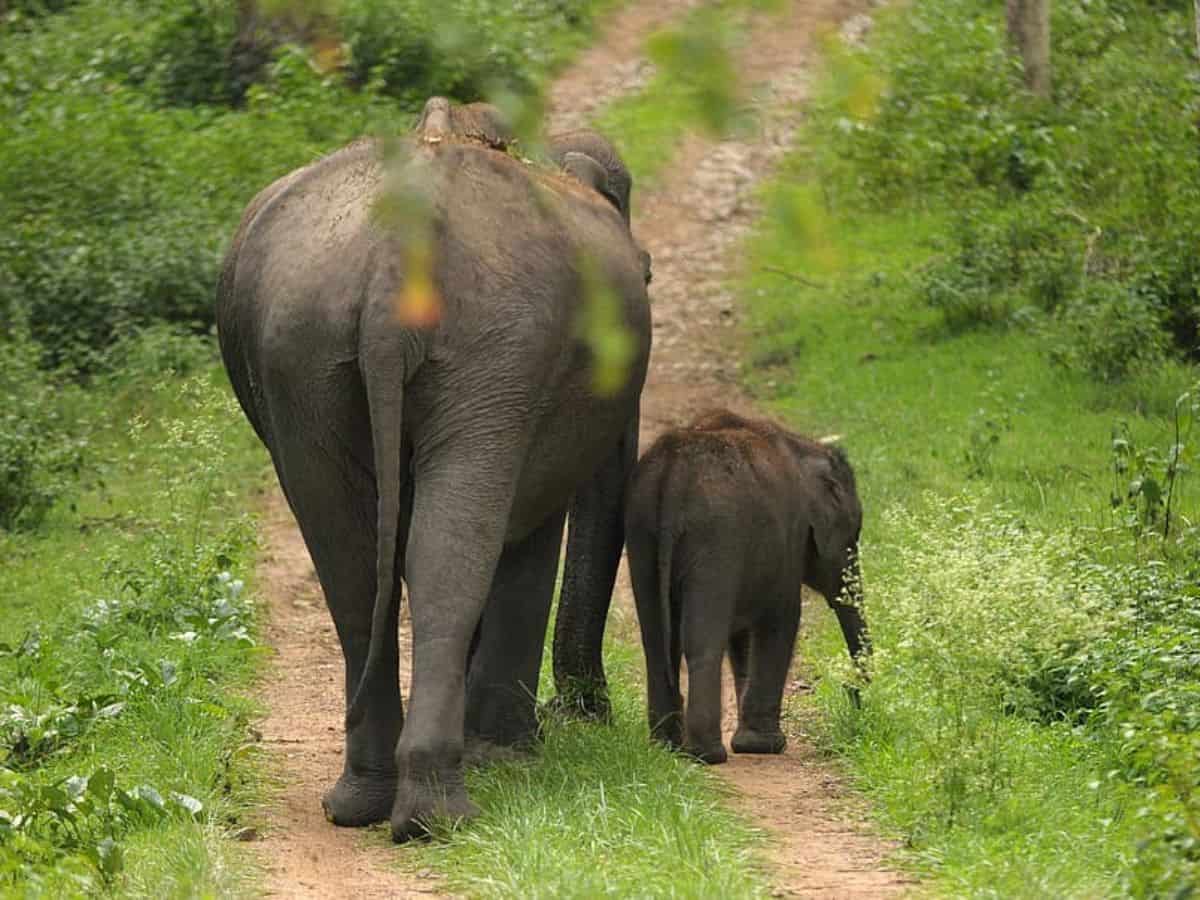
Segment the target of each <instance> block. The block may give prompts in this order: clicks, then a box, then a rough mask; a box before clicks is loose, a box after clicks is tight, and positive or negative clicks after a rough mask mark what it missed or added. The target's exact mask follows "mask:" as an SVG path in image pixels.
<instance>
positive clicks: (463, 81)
mask: <svg viewBox="0 0 1200 900" xmlns="http://www.w3.org/2000/svg"><path fill="white" fill-rule="evenodd" d="M593 15H594V5H589V4H578V5H577V4H568V3H563V2H561V0H523V2H520V3H497V2H495V0H454V2H453V3H449V4H444V5H438V6H436V7H435V6H433V5H430V4H429V3H425V2H420V0H346V2H345V3H344V4H342V7H341V10H340V12H339V15H338V29H339V31H340V33H341V35H342V39H343V40H344V41H345V45H346V47H347V50H348V60H347V66H346V69H347V75H348V77H349V78H350V80H351V82H352V83H354V84H358V85H366V84H368V83H371V84H375V85H377V86H378V88H379V89H380V90H381V91H383V92H384V93H386V94H389V95H391V96H394V97H397V98H399V99H400V100H401V101H402V102H404V103H405V104H406V105H407V106H409V107H418V106H419V105H420V104H421V103H423V102H424V100H425V99H426V98H427V97H429V96H431V95H433V94H441V95H443V96H447V97H451V98H454V99H458V100H464V101H470V100H479V99H481V98H484V97H492V96H496V95H497V94H516V95H519V96H530V95H533V94H535V93H536V90H537V84H538V82H539V81H540V79H541V77H542V76H544V74H545V73H546V71H547V70H548V69H549V68H550V66H552V65H553V64H554V63H556V62H557V61H558V60H559V59H560V58H561V54H562V49H563V46H562V42H563V40H564V38H565V37H567V36H569V35H570V34H571V33H572V32H580V31H586V30H587V29H588V28H589V27H590V25H591V21H592V17H593Z"/></svg>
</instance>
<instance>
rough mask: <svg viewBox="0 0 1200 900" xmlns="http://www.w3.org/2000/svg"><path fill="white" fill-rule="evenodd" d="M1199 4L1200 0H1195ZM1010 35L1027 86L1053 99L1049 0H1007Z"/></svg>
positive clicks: (1006, 10) (1040, 94)
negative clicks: (1019, 59) (1051, 88)
mask: <svg viewBox="0 0 1200 900" xmlns="http://www.w3.org/2000/svg"><path fill="white" fill-rule="evenodd" d="M1195 3H1196V5H1197V7H1198V8H1200V0H1195ZM1005 12H1006V14H1007V18H1008V39H1009V41H1010V42H1011V43H1012V46H1013V48H1014V49H1015V50H1016V51H1017V52H1018V53H1020V55H1021V64H1022V66H1023V67H1024V69H1025V86H1026V87H1027V88H1029V90H1030V91H1032V92H1033V94H1034V95H1035V96H1037V97H1041V98H1042V99H1043V100H1049V99H1050V0H1005Z"/></svg>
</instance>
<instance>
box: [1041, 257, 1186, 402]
mask: <svg viewBox="0 0 1200 900" xmlns="http://www.w3.org/2000/svg"><path fill="white" fill-rule="evenodd" d="M1162 321H1163V315H1162V310H1161V309H1160V307H1159V306H1158V304H1157V303H1156V302H1155V300H1154V298H1153V297H1147V296H1145V295H1143V294H1140V293H1138V292H1136V291H1132V290H1130V289H1129V288H1127V287H1123V286H1122V285H1119V284H1114V283H1112V282H1103V281H1098V282H1093V283H1090V284H1089V285H1088V286H1087V288H1086V290H1085V291H1084V292H1083V293H1082V294H1081V296H1079V297H1078V298H1077V299H1075V300H1073V301H1072V302H1071V303H1070V304H1069V305H1068V306H1067V307H1066V308H1065V309H1064V310H1063V315H1062V319H1061V327H1060V328H1059V330H1058V334H1057V336H1056V340H1055V344H1054V346H1053V348H1052V349H1051V358H1052V359H1053V360H1054V361H1055V362H1056V363H1058V364H1060V365H1063V366H1066V367H1067V368H1073V369H1076V370H1078V371H1080V372H1084V373H1086V374H1088V375H1090V376H1091V377H1093V378H1095V379H1096V380H1097V381H1100V382H1114V381H1121V380H1123V379H1125V378H1128V377H1129V376H1130V375H1136V374H1138V373H1141V372H1146V371H1149V370H1152V369H1154V368H1156V367H1158V366H1160V365H1162V362H1163V360H1164V359H1165V358H1166V355H1167V350H1168V344H1169V342H1170V336H1169V335H1168V334H1167V333H1166V332H1165V331H1164V330H1163V327H1162Z"/></svg>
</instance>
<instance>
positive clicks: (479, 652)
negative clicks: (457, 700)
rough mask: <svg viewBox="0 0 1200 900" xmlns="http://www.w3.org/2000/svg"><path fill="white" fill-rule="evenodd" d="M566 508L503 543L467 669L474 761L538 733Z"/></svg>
mask: <svg viewBox="0 0 1200 900" xmlns="http://www.w3.org/2000/svg"><path fill="white" fill-rule="evenodd" d="M565 518H566V510H563V511H562V512H558V513H555V514H553V515H551V516H550V517H549V518H548V519H546V521H545V522H543V523H542V524H541V525H540V526H538V528H537V529H536V530H534V532H533V533H532V534H529V535H527V536H526V537H525V538H524V539H523V540H521V541H519V542H518V543H515V544H512V545H510V546H508V547H505V548H504V552H503V554H502V555H501V557H500V562H499V564H498V565H497V566H496V574H495V575H494V576H493V578H492V588H491V592H490V593H489V594H488V600H487V606H486V607H485V608H484V611H483V618H482V620H481V621H480V623H479V628H478V629H477V631H476V637H477V640H476V641H475V643H474V644H473V646H472V650H471V654H470V665H469V671H468V674H467V707H466V740H467V744H468V754H469V755H470V756H471V758H472V760H479V761H486V760H488V759H490V758H491V757H493V756H500V757H504V756H506V755H508V754H505V753H504V752H503V750H497V748H506V747H529V746H531V745H532V744H533V743H534V741H535V740H536V737H537V702H536V701H537V689H538V678H539V676H540V674H541V667H542V650H543V647H544V645H545V640H546V623H547V621H548V620H549V618H550V605H551V602H552V601H553V599H554V578H555V576H556V575H557V574H558V558H559V553H560V551H561V549H562V532H563V521H564V519H565Z"/></svg>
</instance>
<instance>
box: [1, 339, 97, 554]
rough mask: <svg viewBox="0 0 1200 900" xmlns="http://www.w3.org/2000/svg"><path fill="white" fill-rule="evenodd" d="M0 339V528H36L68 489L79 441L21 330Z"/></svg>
mask: <svg viewBox="0 0 1200 900" xmlns="http://www.w3.org/2000/svg"><path fill="white" fill-rule="evenodd" d="M14 330H15V332H16V333H15V334H14V335H13V337H12V339H10V340H7V341H0V407H2V410H0V530H6V529H7V530H9V531H12V530H16V529H29V528H36V527H37V525H38V524H40V522H41V521H42V519H43V518H44V517H45V515H46V513H47V512H48V511H49V510H50V507H51V506H52V505H53V504H54V502H55V501H56V500H58V499H59V498H61V497H64V496H67V495H69V494H70V492H71V491H72V489H73V487H74V483H75V478H76V476H77V475H78V474H79V472H80V470H81V468H82V466H83V462H84V458H85V457H84V453H85V446H86V445H85V442H84V441H82V440H80V439H79V438H78V437H76V436H75V435H73V434H72V433H71V430H70V428H69V426H68V425H67V423H66V422H64V420H63V416H62V413H61V411H60V410H59V408H58V404H57V403H56V399H57V398H56V395H57V392H58V390H59V389H56V387H55V385H54V384H53V383H52V381H51V380H50V379H49V378H48V377H47V376H46V374H45V373H44V372H42V371H41V370H40V369H39V368H38V357H39V352H38V348H37V346H36V345H35V344H33V343H32V342H31V341H30V340H29V338H28V336H27V335H24V334H23V333H22V332H23V329H21V328H19V327H18V328H16V329H14Z"/></svg>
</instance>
